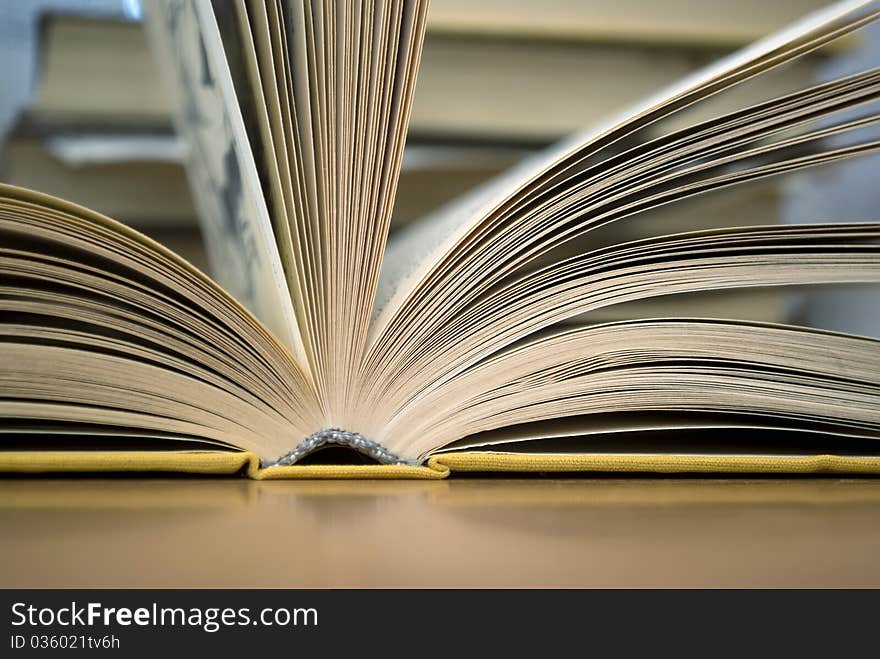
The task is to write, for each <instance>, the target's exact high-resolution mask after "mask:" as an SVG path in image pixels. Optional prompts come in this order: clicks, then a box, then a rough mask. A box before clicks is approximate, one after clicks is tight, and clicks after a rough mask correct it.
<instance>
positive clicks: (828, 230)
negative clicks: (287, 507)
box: [0, 0, 880, 478]
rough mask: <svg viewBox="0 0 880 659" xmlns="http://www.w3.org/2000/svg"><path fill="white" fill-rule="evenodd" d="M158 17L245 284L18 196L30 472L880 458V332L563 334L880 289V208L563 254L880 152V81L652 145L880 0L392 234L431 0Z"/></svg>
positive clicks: (14, 442) (0, 401)
mask: <svg viewBox="0 0 880 659" xmlns="http://www.w3.org/2000/svg"><path fill="white" fill-rule="evenodd" d="M147 8H148V10H151V12H152V13H151V15H150V16H149V17H148V22H149V27H150V34H151V39H152V40H153V42H154V43H155V45H156V47H157V52H158V53H159V54H160V55H162V56H164V60H165V61H164V66H165V68H166V69H167V71H168V73H169V75H170V77H171V78H172V79H173V80H175V81H176V84H177V92H178V103H179V107H180V113H179V117H178V118H179V129H180V131H181V133H182V134H183V135H184V136H185V137H186V139H187V141H188V144H189V147H190V159H191V161H192V162H191V167H190V175H191V182H192V185H193V188H194V190H195V192H196V193H197V195H198V198H197V202H198V205H199V207H200V211H201V214H202V216H203V217H204V218H206V219H205V226H204V231H205V235H206V240H207V244H208V247H209V250H210V256H211V258H212V260H213V264H214V271H215V273H216V281H217V283H215V282H214V281H213V280H212V279H209V278H208V277H207V276H205V275H204V274H202V273H201V272H199V271H198V270H196V269H195V268H194V267H192V266H190V265H189V264H187V263H186V262H185V261H184V260H182V259H181V258H179V257H177V256H175V255H174V254H173V253H171V252H170V251H168V250H166V249H164V248H163V247H162V246H161V245H158V244H156V243H155V242H152V241H151V240H149V239H148V238H146V237H144V236H142V235H140V234H138V233H137V232H135V231H133V230H130V229H127V228H126V227H124V226H122V225H120V224H118V223H116V222H114V221H112V220H110V219H108V218H106V217H103V216H100V215H98V214H97V213H94V212H91V211H89V210H87V209H85V208H81V207H77V206H75V205H72V204H70V203H67V202H64V201H62V200H60V199H56V198H51V197H48V196H46V195H41V194H39V193H37V192H31V191H28V190H24V189H20V188H14V187H11V186H3V187H0V268H2V284H0V285H2V295H0V307H2V319H0V335H2V342H0V364H2V368H0V432H2V441H3V446H2V451H0V467H2V469H3V470H5V471H20V472H49V471H58V470H71V471H76V470H80V471H81V470H177V471H183V472H192V473H237V472H242V471H244V472H246V473H247V474H249V475H250V476H252V477H255V478H282V477H297V476H351V477H357V476H367V477H398V476H399V477H425V478H436V477H442V476H445V475H447V474H448V473H449V472H450V471H453V472H455V471H472V472H484V471H493V470H510V471H533V472H534V471H540V472H552V471H577V470H584V471H602V470H606V471H627V470H629V471H661V472H662V471H697V472H699V471H720V472H723V471H731V472H736V471H746V472H748V471H757V472H804V471H806V472H810V471H823V470H825V471H841V472H863V473H867V472H880V342H878V341H877V340H874V339H869V338H863V337H858V336H849V335H842V334H835V333H830V332H823V331H817V330H811V329H801V328H796V327H789V326H782V325H768V324H759V323H749V322H742V321H740V322H738V321H736V320H719V319H713V320H708V319H698V318H681V319H677V318H663V319H656V318H655V319H644V320H633V321H628V322H613V323H604V324H592V325H583V326H581V325H577V324H572V323H567V324H562V325H560V323H561V322H562V321H565V320H567V319H572V318H575V317H576V316H579V315H581V314H583V313H585V312H587V311H591V310H596V309H600V308H602V307H607V306H609V305H614V304H619V303H624V302H630V301H633V300H639V299H645V298H650V297H656V296H665V295H671V294H681V293H688V292H697V291H711V290H719V289H732V288H754V287H780V286H798V285H817V284H839V283H876V282H878V281H880V223H866V222H860V223H834V224H810V225H803V226H799V225H788V226H755V227H746V228H743V227H739V228H734V229H721V230H719V229H713V230H707V231H700V232H691V233H684V234H677V235H668V236H663V237H659V238H652V239H645V240H639V241H635V242H628V243H625V244H618V245H613V246H610V247H608V246H605V247H601V248H595V249H589V248H588V247H587V248H584V249H581V250H579V251H577V252H576V253H575V254H574V255H573V256H572V255H571V254H570V253H569V254H568V255H567V256H566V258H564V259H561V260H560V259H554V258H550V257H552V255H553V252H552V251H551V250H554V249H555V248H557V247H560V246H562V245H563V244H566V243H568V241H570V240H572V239H573V238H575V237H580V239H581V243H579V244H582V245H587V246H588V245H589V232H590V231H592V230H595V229H597V228H598V227H601V226H604V225H607V224H608V223H610V222H627V220H628V218H630V217H635V216H638V214H639V213H641V212H643V211H648V210H650V209H652V208H655V207H658V206H660V205H663V204H670V203H672V202H675V201H677V200H680V199H684V198H687V197H692V196H694V195H698V194H704V193H711V191H713V190H717V189H721V188H727V187H729V186H734V185H735V184H738V183H744V182H748V181H753V180H756V179H759V178H762V177H768V176H772V175H776V174H781V173H785V172H790V171H793V170H796V169H798V168H804V167H809V166H816V165H822V164H825V163H831V162H834V161H837V160H840V159H843V158H849V157H853V156H858V155H860V154H866V153H869V152H876V151H878V150H880V142H878V141H877V140H876V139H874V138H871V137H870V135H869V133H868V132H866V131H865V130H864V129H865V128H866V127H870V126H871V125H872V124H876V123H877V122H878V121H880V113H878V104H877V101H878V100H880V70H878V69H872V70H868V71H864V72H862V73H859V74H856V75H851V76H848V77H845V78H841V79H836V80H832V81H829V82H825V83H821V84H816V85H814V86H812V87H810V88H807V89H803V90H802V91H799V92H796V93H791V94H787V95H785V96H782V97H779V98H774V99H770V100H767V101H764V102H761V103H759V104H757V105H753V106H750V107H743V108H741V109H740V110H738V111H736V112H731V113H728V114H725V115H723V116H717V117H714V118H712V119H708V120H701V121H700V122H698V123H691V124H687V125H685V126H683V127H682V126H677V127H676V128H675V129H674V130H667V131H660V132H657V131H652V130H649V129H653V128H654V127H656V126H662V122H661V120H664V119H666V118H668V117H670V116H672V115H673V113H677V112H679V111H681V110H683V109H686V108H688V107H690V106H692V105H694V104H698V103H701V102H703V101H704V100H706V99H708V98H709V97H710V96H713V95H715V94H718V93H720V92H723V91H725V90H727V89H729V88H731V87H733V86H735V85H739V84H744V83H747V82H748V81H749V80H750V79H751V78H754V77H755V76H763V75H766V74H768V73H769V72H770V71H771V70H772V69H774V68H775V67H779V66H782V65H785V64H787V63H788V62H790V61H792V60H793V59H795V58H797V57H799V56H802V55H805V54H808V53H810V52H812V51H815V50H816V49H819V48H822V47H823V46H825V45H827V44H829V43H830V42H832V41H833V40H835V39H838V38H841V37H845V36H847V35H849V34H850V33H852V32H853V31H855V30H856V29H858V28H860V27H862V26H864V25H866V24H867V23H869V22H871V21H873V20H874V19H876V18H877V17H878V15H880V9H878V7H877V6H876V5H874V4H872V3H866V2H861V1H848V2H844V3H842V4H838V5H835V6H832V7H830V8H828V9H826V10H823V11H820V12H818V13H815V14H813V15H810V16H808V17H806V18H805V19H803V20H802V21H800V22H798V23H797V24H795V25H792V26H791V27H789V28H787V29H785V30H783V31H781V32H779V33H778V34H775V35H772V36H770V37H768V38H766V39H763V40H761V41H759V42H757V43H755V44H754V45H752V46H750V47H748V48H746V49H744V50H742V51H740V52H738V53H736V54H734V55H732V56H729V57H727V58H726V59H723V60H722V61H720V62H718V63H717V64H714V65H712V66H710V67H708V68H706V69H703V70H700V71H698V72H697V73H695V74H693V75H691V76H690V77H688V78H687V79H685V80H682V81H681V82H680V83H679V84H677V85H675V86H673V87H672V88H670V89H665V90H663V91H661V92H659V93H658V94H657V95H655V96H654V97H652V98H650V99H647V100H646V101H644V102H643V103H641V104H639V105H638V106H637V107H634V108H631V109H630V110H629V111H628V112H626V113H623V114H621V115H620V116H617V117H613V118H611V119H609V120H608V121H607V123H605V124H603V125H601V126H598V127H596V128H595V129H593V130H590V131H589V132H586V133H584V134H580V135H577V136H575V137H573V138H572V139H570V140H568V141H566V143H564V144H561V145H557V146H555V147H553V148H551V149H550V150H549V151H547V152H545V153H541V154H540V155H539V156H538V157H534V158H530V159H529V160H527V161H526V162H523V163H522V164H521V165H519V166H518V167H516V168H515V169H514V170H512V171H510V172H508V173H505V174H503V175H501V176H500V177H498V178H496V179H493V180H492V181H490V183H489V184H487V185H484V186H483V187H482V188H480V189H478V190H477V191H476V192H474V193H472V194H470V195H468V196H467V197H466V198H463V199H459V200H456V201H454V202H452V203H451V204H449V205H448V206H447V207H445V208H443V209H442V210H441V211H438V212H436V213H434V214H432V215H431V216H429V217H426V218H424V219H423V220H421V221H418V222H416V223H415V224H414V225H412V226H411V227H409V228H407V229H406V230H405V231H404V232H403V233H402V234H400V235H399V236H396V237H395V239H394V240H392V241H390V242H389V244H387V245H386V239H387V236H388V229H389V224H390V219H391V213H392V207H393V203H394V196H395V187H396V181H397V177H398V173H399V170H400V165H401V158H402V154H403V147H404V141H405V137H406V129H407V120H408V116H409V111H410V107H411V101H412V98H413V91H414V89H415V86H416V74H417V71H418V65H419V58H420V51H421V45H422V40H423V34H424V29H425V15H426V9H427V8H426V3H425V2H421V1H420V0H389V1H388V2H364V3H356V2H355V3H349V2H332V1H322V0H311V1H305V2H297V1H292V2H278V3H273V2H270V3H263V2H258V1H253V2H252V1H249V0H238V1H237V2H223V3H215V4H214V5H212V3H211V2H209V0H196V1H195V2H183V1H175V0H157V1H156V2H152V3H149V5H148V7H147ZM587 82H588V81H587ZM558 102H560V103H564V102H565V99H564V98H560V99H559V101H558ZM817 219H820V220H821V219H822V218H817ZM826 219H835V220H837V219H845V218H826ZM862 219H863V218H862ZM585 236H586V238H584V237H585Z"/></svg>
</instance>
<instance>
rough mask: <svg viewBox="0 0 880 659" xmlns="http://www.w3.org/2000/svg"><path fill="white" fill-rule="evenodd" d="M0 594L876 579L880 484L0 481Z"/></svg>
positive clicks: (863, 582) (879, 578) (870, 582)
mask: <svg viewBox="0 0 880 659" xmlns="http://www.w3.org/2000/svg"><path fill="white" fill-rule="evenodd" d="M0 528H2V539H0V586H3V587H16V586H17V587H65V586H288V587H296V586H313V587H324V586H330V587H346V586H350V587H361V586H398V587H401V586H402V587H406V586H429V587H431V586H880V480H870V479H861V480H860V479H836V478H835V479H831V478H821V479H820V478H816V479H792V480H766V479H760V480H752V479H724V480H705V479H665V478H664V479H659V478H658V479H619V478H616V479H580V478H578V479H554V480H540V479H526V480H506V479H490V480H449V481H444V482H383V481H358V482H355V481H351V482H333V481H323V482H315V481H311V482H292V481H288V482H278V481H276V482H252V481H246V480H233V479H230V480H213V479H212V480H208V479H204V480H192V479H176V478H175V479H171V478H162V479H121V478H115V479H104V480H100V479H79V478H77V479H73V478H65V479H3V480H0Z"/></svg>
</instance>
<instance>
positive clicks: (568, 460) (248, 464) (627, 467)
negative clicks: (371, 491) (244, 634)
mask: <svg viewBox="0 0 880 659" xmlns="http://www.w3.org/2000/svg"><path fill="white" fill-rule="evenodd" d="M0 472H5V473H18V474H51V473H64V472H67V473H71V472H79V473H86V472H178V473H188V474H214V475H234V474H239V473H243V474H246V475H247V476H248V477H250V478H253V479H255V480H275V479H300V478H323V479H333V478H347V479H351V478H362V479H364V478H365V479H398V478H399V479H439V478H446V477H447V476H448V475H449V474H450V472H454V473H467V472H471V473H474V472H511V473H514V474H515V473H517V472H519V473H524V472H529V473H535V472H547V473H553V472H618V473H715V474H724V473H739V474H743V473H753V474H811V473H837V474H880V456H878V457H870V456H842V455H804V456H798V455H792V456H756V455H665V454H655V455H636V454H631V455H616V454H611V455H609V454H600V453H595V454H582V455H569V454H546V455H524V454H517V453H485V452H477V451H465V452H459V453H443V454H440V455H436V456H433V457H431V458H430V459H429V460H428V462H427V464H426V465H425V466H421V467H410V466H402V465H294V466H291V467H268V468H266V469H261V468H260V461H259V459H258V457H257V456H256V455H255V454H253V453H248V452H231V451H204V452H198V451H175V452H172V451H107V452H103V453H101V452H95V451H54V452H46V451H15V452H12V451H10V452H0Z"/></svg>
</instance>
